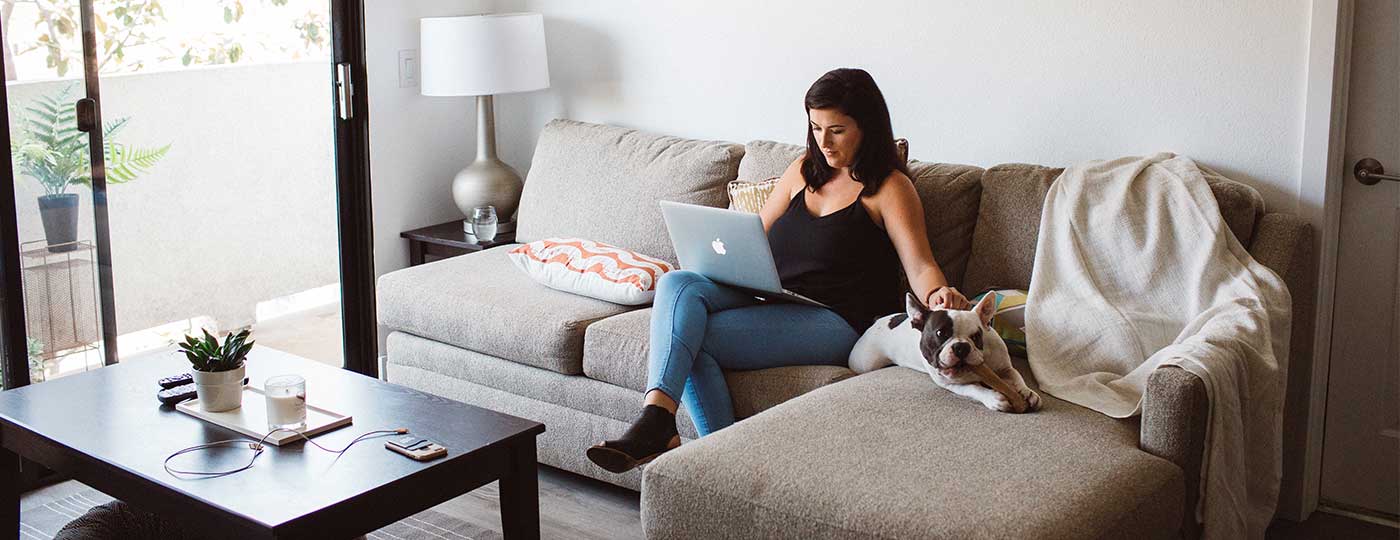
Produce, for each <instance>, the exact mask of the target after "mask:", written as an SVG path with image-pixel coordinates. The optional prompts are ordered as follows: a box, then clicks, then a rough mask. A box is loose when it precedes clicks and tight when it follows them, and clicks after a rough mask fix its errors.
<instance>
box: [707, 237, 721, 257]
mask: <svg viewBox="0 0 1400 540" xmlns="http://www.w3.org/2000/svg"><path fill="white" fill-rule="evenodd" d="M710 247H712V248H714V249H715V253H718V254H720V255H724V242H721V241H720V240H719V239H718V238H716V239H715V241H714V242H710Z"/></svg>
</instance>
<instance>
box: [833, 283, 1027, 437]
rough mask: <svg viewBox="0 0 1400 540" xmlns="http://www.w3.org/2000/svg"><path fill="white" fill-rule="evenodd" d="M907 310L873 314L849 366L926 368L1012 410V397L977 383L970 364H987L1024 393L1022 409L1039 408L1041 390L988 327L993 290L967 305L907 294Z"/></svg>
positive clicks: (860, 369) (949, 385) (959, 389)
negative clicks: (952, 306)
mask: <svg viewBox="0 0 1400 540" xmlns="http://www.w3.org/2000/svg"><path fill="white" fill-rule="evenodd" d="M904 303H905V313H895V314H893V315H887V316H885V317H881V318H879V319H876V320H875V324H873V325H871V327H870V329H868V330H866V331H865V334H864V335H862V336H861V337H860V339H859V340H858V341H856V345H855V348H854V349H852V350H851V356H850V359H849V361H850V367H851V369H852V370H853V371H855V372H856V373H865V372H868V371H874V370H876V369H879V368H882V367H885V366H888V365H890V364H891V363H893V364H895V365H900V366H904V367H907V368H910V369H914V370H918V371H922V372H924V373H928V375H929V377H930V378H932V379H933V382H934V384H937V385H938V386H941V387H943V388H945V389H947V390H948V391H950V392H953V393H954V394H958V395H960V396H966V397H969V398H972V399H974V400H977V401H978V402H981V403H982V405H984V406H986V407H987V408H988V409H992V410H994V411H1002V412H1013V411H1014V409H1013V407H1012V405H1011V400H1009V399H1007V398H1006V396H1004V395H1002V394H1001V393H1000V392H997V391H996V390H993V389H991V388H988V387H986V386H983V385H982V384H979V383H980V382H981V380H982V379H981V378H980V377H978V376H977V373H976V372H975V371H974V370H973V369H972V366H976V365H978V364H986V366H987V367H989V368H991V370H992V371H993V372H995V373H996V374H997V376H999V377H1001V378H1002V379H1003V380H1005V381H1006V382H1007V384H1010V385H1011V387H1012V388H1013V389H1015V390H1016V391H1017V392H1018V393H1020V394H1021V397H1024V398H1025V399H1026V404H1027V409H1026V412H1030V411H1035V410H1038V409H1040V394H1037V393H1036V392H1035V391H1034V390H1031V389H1030V388H1029V387H1027V386H1026V381H1025V379H1023V378H1021V373H1020V372H1018V371H1016V369H1015V368H1013V367H1011V354H1010V353H1009V352H1007V349H1006V342H1005V341H1002V339H1001V336H999V335H997V333H996V331H995V330H993V329H992V327H991V322H992V315H994V314H995V313H996V294H995V293H992V294H988V295H986V296H984V297H983V298H982V301H980V302H978V303H977V305H976V306H973V308H972V310H970V311H961V310H947V309H942V308H939V309H928V308H926V307H924V305H923V303H922V302H920V301H919V299H918V298H915V297H914V295H913V294H906V295H905V299H904Z"/></svg>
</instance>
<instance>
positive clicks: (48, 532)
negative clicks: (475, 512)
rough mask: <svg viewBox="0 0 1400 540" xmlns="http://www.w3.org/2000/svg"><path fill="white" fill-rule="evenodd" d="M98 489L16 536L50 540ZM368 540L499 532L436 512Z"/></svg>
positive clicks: (491, 537) (475, 538) (32, 512)
mask: <svg viewBox="0 0 1400 540" xmlns="http://www.w3.org/2000/svg"><path fill="white" fill-rule="evenodd" d="M111 501H112V498H111V497H108V496H107V495H105V494H103V493H102V492H100V491H97V490H86V491H81V492H79V493H77V494H74V495H69V496H67V497H64V498H62V499H59V500H56V501H54V502H51V503H48V504H45V505H43V506H40V507H36V508H31V509H27V510H25V511H24V512H23V513H21V515H20V522H19V536H20V538H22V539H27V540H49V539H50V538H53V537H54V535H55V534H58V531H59V529H62V528H63V526H64V525H66V524H67V523H68V522H69V521H72V520H73V519H76V518H77V517H78V516H81V515H83V513H85V512H87V511H88V509H90V508H92V507H94V506H97V505H100V504H106V503H108V502H111ZM365 538H369V539H371V540H436V539H442V540H499V539H500V538H501V533H498V532H496V531H493V530H488V529H483V528H481V527H478V526H476V525H473V524H470V523H467V522H465V521H462V520H460V519H457V518H454V517H452V516H449V515H447V514H444V513H442V512H438V511H436V510H427V511H425V512H421V513H419V514H417V515H414V516H409V517H408V518H405V519H403V520H400V521H398V522H396V523H393V524H391V525H389V526H388V527H384V528H383V529H379V530H377V531H374V532H372V533H369V534H368V535H366V536H365Z"/></svg>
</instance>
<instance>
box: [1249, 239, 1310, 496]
mask: <svg viewBox="0 0 1400 540" xmlns="http://www.w3.org/2000/svg"><path fill="white" fill-rule="evenodd" d="M1314 250H1315V248H1314V247H1313V231H1312V227H1311V226H1309V225H1308V223H1307V222H1306V221H1304V220H1303V219H1302V218H1299V217H1297V216H1293V215H1288V214H1265V215H1264V217H1263V218H1260V220H1259V226H1258V227H1256V229H1255V233H1254V243H1253V244H1252V245H1250V246H1249V253H1250V255H1253V256H1254V260H1256V261H1259V262H1260V263H1261V264H1263V265H1264V266H1267V267H1269V269H1270V270H1273V271H1274V273H1275V274H1278V277H1280V278H1282V279H1283V283H1284V284H1285V285H1287V286H1288V291H1289V293H1290V295H1291V296H1292V297H1293V306H1292V310H1293V324H1292V327H1291V328H1290V329H1289V333H1290V335H1289V337H1288V363H1287V365H1286V366H1285V369H1286V370H1287V371H1286V373H1287V376H1288V381H1287V384H1288V386H1287V390H1286V391H1285V393H1284V396H1283V433H1282V434H1281V435H1282V443H1283V478H1282V479H1281V484H1280V485H1279V498H1278V514H1277V515H1278V516H1281V517H1287V518H1289V519H1298V517H1299V516H1302V515H1304V512H1303V500H1302V493H1303V491H1304V490H1303V462H1304V460H1305V454H1306V451H1307V433H1308V394H1309V392H1310V388H1309V386H1310V385H1311V381H1312V365H1313V337H1314V336H1315V332H1314V331H1313V329H1314V328H1316V326H1317V321H1316V312H1317V309H1316V305H1317V297H1316V296H1317V295H1316V293H1317V258H1316V257H1315V256H1314V253H1315V251H1314Z"/></svg>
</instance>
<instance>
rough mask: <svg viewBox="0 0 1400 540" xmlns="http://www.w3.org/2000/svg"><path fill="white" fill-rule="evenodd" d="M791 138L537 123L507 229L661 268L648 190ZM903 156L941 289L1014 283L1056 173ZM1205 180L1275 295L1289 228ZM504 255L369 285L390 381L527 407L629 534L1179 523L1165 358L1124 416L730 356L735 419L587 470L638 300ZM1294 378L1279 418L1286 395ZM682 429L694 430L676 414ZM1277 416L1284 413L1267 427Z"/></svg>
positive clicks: (1300, 229)
mask: <svg viewBox="0 0 1400 540" xmlns="http://www.w3.org/2000/svg"><path fill="white" fill-rule="evenodd" d="M913 146H914V148H915V151H914V153H915V154H918V150H917V149H918V147H919V141H913ZM801 152H802V148H800V147H797V146H792V145H785V144H780V143H773V142H767V141H755V142H751V143H749V144H747V145H738V144H733V143H727V142H717V141H696V140H687V139H681V138H676V137H667V136H662V135H655V134H648V133H643V132H639V131H635V130H629V129H623V128H618V127H611V126H602V125H595V124H586V123H581V122H573V121H566V120H556V121H553V122H551V123H550V124H549V125H548V126H546V127H545V129H544V130H543V132H542V133H541V135H540V138H539V142H538V146H537V147H536V150H535V155H534V161H533V163H532V166H531V168H530V171H529V175H528V179H527V181H526V184H525V191H524V195H523V196H522V201H521V207H520V213H519V225H518V231H517V239H518V240H519V241H521V242H526V241H531V240H537V239H540V238H545V237H549V236H575V237H582V238H588V239H593V240H599V241H603V242H608V243H612V244H615V245H620V246H624V247H628V248H632V249H636V250H638V251H640V252H643V253H647V254H651V255H654V256H657V257H661V258H664V259H667V260H674V253H673V252H672V249H671V246H670V243H669V241H668V237H667V235H666V232H665V229H664V225H663V224H662V222H661V218H660V213H659V210H658V207H657V204H656V201H658V200H662V199H665V200H676V201H684V202H692V203H697V204H706V205H711V206H723V205H724V204H725V203H726V200H727V198H726V194H725V185H726V183H727V182H728V181H730V180H733V179H735V178H736V177H737V178H740V179H745V180H761V179H764V178H767V177H770V176H774V175H777V174H779V173H780V172H781V171H782V170H783V168H784V167H785V166H786V165H787V164H788V163H790V162H791V161H792V160H793V159H794V158H795V157H796V156H797V155H798V154H800V153H801ZM911 172H912V173H913V175H912V176H913V180H914V183H915V186H916V187H917V189H918V191H919V193H920V196H921V197H922V198H923V201H924V207H925V209H926V217H927V222H928V230H929V233H930V234H929V237H930V242H931V244H932V246H933V249H934V256H935V258H937V259H938V261H939V263H940V264H941V265H942V266H943V268H944V270H945V273H946V274H947V275H948V276H949V279H950V280H951V281H952V282H953V283H954V284H957V285H959V286H960V288H961V289H962V290H964V291H976V290H980V289H982V288H984V287H988V286H998V287H1017V288H1025V287H1027V286H1028V282H1029V277H1030V270H1031V264H1032V261H1033V258H1034V249H1035V241H1036V235H1037V232H1038V226H1039V216H1040V204H1041V201H1042V200H1043V198H1044V196H1045V193H1046V189H1047V188H1048V186H1049V185H1050V183H1051V182H1052V181H1053V180H1054V179H1055V177H1056V176H1057V175H1058V174H1059V169H1053V168H1048V167H1040V166H1035V165H1020V164H1011V165H998V166H995V167H992V168H990V169H986V170H984V169H982V168H979V167H974V166H967V165H948V164H936V163H921V162H911ZM1211 187H1212V190H1213V191H1214V193H1215V195H1216V198H1217V199H1218V200H1219V202H1220V206H1221V211H1222V214H1223V216H1224V218H1225V220H1226V222H1227V224H1228V225H1229V226H1230V229H1231V230H1232V231H1233V232H1234V233H1235V235H1236V236H1237V237H1238V238H1239V239H1240V240H1241V242H1242V243H1243V244H1244V245H1246V246H1249V247H1250V251H1251V253H1253V254H1254V256H1255V257H1256V258H1258V259H1259V260H1260V261H1261V262H1263V263H1264V264H1266V265H1267V266H1269V267H1270V268H1272V269H1274V270H1275V271H1276V272H1278V273H1279V274H1280V275H1281V276H1283V277H1284V279H1285V281H1286V282H1287V283H1288V285H1289V286H1290V288H1293V289H1294V290H1300V289H1301V288H1306V287H1309V285H1308V283H1307V279H1308V276H1310V275H1311V272H1310V270H1309V268H1308V265H1307V261H1309V260H1310V255H1309V249H1308V246H1310V245H1311V238H1310V233H1309V231H1308V229H1307V227H1306V225H1305V224H1304V223H1303V222H1302V221H1301V220H1299V219H1298V218H1295V217H1293V216H1290V215H1285V214H1269V213H1265V212H1264V208H1263V202H1262V199H1261V198H1260V196H1259V195H1258V193H1256V192H1255V191H1254V190H1253V189H1251V188H1249V187H1247V186H1244V185H1242V184H1237V183H1233V182H1221V183H1216V184H1213V185H1212V186H1211ZM509 249H510V246H503V247H500V248H495V249H489V250H485V251H482V252H479V253H474V254H470V255H464V256H461V257H456V258H452V259H447V260H443V261H439V262H434V263H430V264H426V265H422V266H417V267H412V268H407V269H404V270H400V271H397V272H393V273H390V274H386V275H385V276H383V277H382V278H380V280H379V307H380V313H379V318H380V323H381V324H384V325H386V326H388V327H389V328H390V329H392V330H393V332H392V333H391V334H390V336H389V338H388V355H389V361H388V378H389V380H390V381H392V382H396V383H401V384H405V385H408V386H411V387H414V388H418V389H421V390H425V391H429V392H433V393H436V394H439V395H442V396H445V397H448V398H452V399H456V400H459V401H463V402H466V403H470V404H474V405H479V406H482V407H487V408H491V409H495V410H499V411H503V412H507V413H510V414H514V415H518V416H522V417H525V418H530V419H533V420H536V421H540V422H543V423H544V424H545V425H546V426H547V431H546V432H545V434H544V435H543V436H542V437H541V438H540V461H541V462H542V463H545V464H548V465H552V466H555V467H560V468H563V469H567V470H571V471H574V472H577V473H580V474H584V475H587V476H592V477H594V478H599V479H602V480H605V481H608V482H613V483H616V484H619V485H623V486H627V487H630V488H633V489H637V488H641V489H642V503H643V519H644V524H645V527H646V530H647V533H648V534H649V535H650V536H653V537H694V538H712V537H770V536H783V537H930V536H940V537H949V538H963V537H976V536H1035V537H1052V538H1070V537H1097V536H1126V535H1135V536H1160V537H1170V536H1177V535H1179V534H1184V535H1187V536H1191V535H1193V534H1194V529H1193V527H1192V523H1193V520H1191V519H1189V516H1190V514H1191V512H1190V511H1189V510H1190V509H1191V508H1193V507H1194V501H1195V499H1196V493H1197V484H1198V483H1197V478H1198V476H1199V467H1200V456H1201V449H1202V441H1203V438H1204V431H1203V428H1204V425H1205V424H1204V423H1205V405H1206V402H1205V393H1204V387H1203V386H1202V384H1201V382H1200V381H1199V379H1196V378H1195V377H1194V376H1192V375H1190V374H1188V373H1186V372H1185V371H1182V370H1180V369H1175V368H1172V369H1162V370H1159V371H1158V372H1156V373H1155V374H1154V375H1153V376H1152V377H1151V379H1150V381H1149V387H1148V395H1147V403H1146V405H1145V407H1144V409H1145V411H1144V414H1143V416H1142V417H1141V418H1133V419H1128V420H1115V419H1111V418H1107V417H1105V416H1103V415H1100V414H1097V413H1094V412H1092V411H1089V410H1087V409H1084V408H1081V407H1078V406H1075V405H1072V404H1069V403H1067V402H1064V401H1060V400H1058V399H1055V398H1053V397H1049V396H1047V399H1046V402H1045V406H1044V409H1043V410H1042V411H1041V412H1039V413H1036V414H1031V415H1008V414H998V413H993V412H990V411H988V410H986V409H984V408H982V407H981V406H980V405H978V404H976V403H973V402H971V401H968V400H963V399H958V398H956V397H954V396H952V395H951V394H949V393H947V392H942V391H938V390H937V389H936V388H934V387H933V386H932V385H931V384H930V383H929V382H928V380H927V378H926V377H925V376H923V375H921V374H918V373H916V372H913V371H910V370H905V369H900V368H890V369H884V370H879V371H876V372H873V373H869V374H865V375H862V376H859V377H854V378H852V377H851V376H852V373H851V372H850V371H849V370H847V369H845V368H842V367H831V366H809V367H786V368H775V369H765V370H757V371H746V372H730V373H727V374H726V376H727V378H728V379H729V384H730V389H731V393H732V394H733V397H734V406H735V409H736V410H735V413H736V415H737V416H738V417H740V418H746V419H745V420H743V421H741V422H739V423H738V424H736V425H735V426H733V427H731V428H727V429H725V430H721V431H720V432H718V433H716V434H714V435H713V436H710V437H706V438H704V439H702V440H697V441H693V442H687V444H686V445H684V446H683V447H682V448H681V449H679V450H677V451H674V452H670V453H668V454H667V455H665V456H663V457H662V458H661V459H658V460H657V461H656V462H654V463H652V464H651V465H649V466H648V467H647V468H646V470H645V478H643V473H642V471H632V472H630V473H628V474H624V475H612V474H610V473H607V472H606V471H603V470H601V469H599V468H597V467H596V466H594V465H592V464H591V463H590V462H588V461H587V460H586V459H585V458H584V452H583V450H584V448H586V447H587V446H588V445H590V444H592V443H594V442H597V441H600V440H604V439H608V438H613V437H616V436H617V435H619V434H620V433H621V432H622V431H623V430H624V429H625V428H626V426H627V423H628V422H629V421H630V420H631V419H632V418H633V417H634V415H635V414H636V412H637V410H638V407H639V404H640V402H641V398H642V391H644V390H645V382H646V352H647V345H648V344H647V333H648V322H649V320H650V308H645V307H644V308H641V309H638V308H633V307H627V306H619V305H615V304H611V303H608V302H603V301H599V300H593V299H589V298H584V297H580V296H576V295H571V294H567V293H563V292H559V291H555V290H551V289H548V288H545V287H543V286H540V285H538V284H536V283H534V282H533V281H531V280H530V279H529V278H528V277H526V276H525V275H524V274H523V273H521V272H520V271H519V270H517V269H516V268H515V267H514V266H512V265H511V263H510V261H509V260H508V258H507V257H506V255H505V253H506V251H508V250H509ZM1171 278H1172V277H1171V276H1163V279H1171ZM1308 297H1309V295H1306V294H1295V295H1294V302H1295V324H1294V328H1293V332H1294V339H1293V350H1294V351H1295V352H1294V355H1293V358H1294V362H1293V367H1291V368H1290V371H1296V370H1298V368H1297V366H1298V365H1299V361H1300V360H1301V361H1303V362H1306V357H1307V355H1306V351H1307V350H1308V347H1309V346H1310V343H1309V336H1310V335H1311V327H1310V325H1309V324H1305V322H1306V321H1309V320H1310V313H1311V311H1310V307H1309V305H1308V303H1307V299H1308ZM1018 367H1019V368H1020V369H1021V371H1022V373H1023V374H1024V375H1025V376H1026V377H1027V379H1028V380H1031V382H1032V384H1033V377H1031V374H1030V372H1029V370H1028V369H1026V366H1025V364H1024V363H1023V362H1022V363H1020V364H1019V365H1018ZM844 379H849V380H844ZM833 383H836V384H833ZM1292 385H1293V384H1292V383H1290V386H1292ZM1294 394H1295V393H1294V392H1290V398H1289V403H1288V405H1287V409H1288V410H1290V411H1296V410H1300V409H1298V405H1299V403H1295V400H1294V399H1293V397H1294ZM799 396H800V397H799ZM680 423H681V433H682V436H683V437H687V438H688V439H690V438H694V437H695V430H694V427H693V425H692V424H691V423H690V420H689V418H688V416H687V415H686V414H684V413H682V414H681V415H680ZM1294 431H1295V430H1294V429H1293V426H1292V425H1291V424H1286V426H1285V439H1288V438H1289V437H1293V436H1295V435H1296V434H1295V433H1293V432H1294ZM1287 458H1288V457H1287V456H1286V460H1287Z"/></svg>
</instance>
